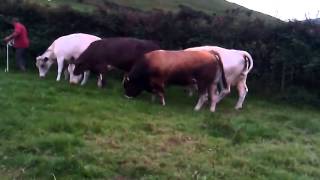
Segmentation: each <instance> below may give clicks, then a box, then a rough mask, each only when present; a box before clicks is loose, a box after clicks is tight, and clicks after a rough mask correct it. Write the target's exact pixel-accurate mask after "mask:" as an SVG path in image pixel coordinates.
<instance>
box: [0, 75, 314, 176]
mask: <svg viewBox="0 0 320 180" xmlns="http://www.w3.org/2000/svg"><path fill="white" fill-rule="evenodd" d="M52 71H53V70H52ZM54 75H55V74H53V73H52V74H51V75H50V76H49V77H47V78H46V79H42V80H40V79H39V78H38V75H37V74H36V73H27V74H21V73H12V72H11V73H9V74H5V73H3V71H2V72H0V176H1V179H55V178H56V179H85V178H86V179H244V180H248V179H255V180H256V179H281V180H283V179H306V180H307V179H319V178H320V168H319V167H320V112H319V110H316V109H312V108H309V107H303V106H302V107H291V106H289V105H286V104H281V103H273V102H270V101H268V100H266V99H264V98H259V97H257V96H256V95H255V92H253V91H251V92H250V93H249V96H248V99H247V101H246V104H245V108H244V109H243V110H242V111H235V110H233V106H234V104H235V97H233V96H231V97H228V98H226V99H225V100H224V101H223V102H222V104H219V106H218V108H217V113H214V114H212V113H210V112H209V110H208V107H206V108H205V109H204V110H202V111H200V112H194V111H193V110H192V109H193V105H194V104H195V100H196V99H195V97H193V98H190V97H187V96H186V94H185V93H184V92H183V91H182V90H181V89H180V88H176V87H173V88H169V90H168V92H167V106H166V107H161V106H160V105H159V104H156V103H152V102H151V100H150V95H148V94H143V95H142V96H140V97H139V98H136V99H133V100H127V99H125V98H124V97H123V90H122V88H121V85H120V83H119V81H120V80H119V79H117V78H115V77H114V78H113V79H111V80H109V82H108V85H107V89H98V88H97V87H96V86H95V82H94V80H93V79H91V81H90V83H89V84H88V85H87V86H85V87H79V86H71V85H69V84H67V83H66V82H65V81H63V82H60V83H57V82H55V80H54V79H55V77H54ZM249 84H250V83H249Z"/></svg>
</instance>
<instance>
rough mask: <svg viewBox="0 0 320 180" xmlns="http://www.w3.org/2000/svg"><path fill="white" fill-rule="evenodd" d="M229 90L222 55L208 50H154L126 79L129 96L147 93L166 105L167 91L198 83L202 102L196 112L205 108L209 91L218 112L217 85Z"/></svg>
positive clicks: (211, 109)
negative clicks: (173, 85)
mask: <svg viewBox="0 0 320 180" xmlns="http://www.w3.org/2000/svg"><path fill="white" fill-rule="evenodd" d="M221 81H222V82H223V83H222V84H223V85H224V87H226V79H225V75H224V71H223V65H222V63H221V59H220V56H219V54H217V53H216V52H214V51H212V52H205V51H202V52H201V51H163V50H158V51H152V52H150V53H147V54H145V56H144V59H143V60H141V61H139V62H138V63H137V64H135V65H134V67H133V68H132V70H131V71H130V72H129V74H128V76H127V77H126V78H125V80H124V84H123V85H124V88H125V95H126V96H127V97H135V96H138V95H139V94H140V93H141V92H142V91H143V90H146V91H148V92H151V93H153V94H155V95H156V96H158V97H159V98H160V100H161V103H162V105H165V99H164V88H165V86H166V85H170V84H175V85H181V86H190V85H193V84H196V85H197V86H198V89H199V91H198V92H199V100H198V103H197V105H196V106H195V108H194V109H195V110H196V111H198V110H200V109H201V107H202V105H203V104H204V102H205V101H206V100H207V97H206V94H207V92H208V94H209V97H210V100H211V107H210V111H212V112H214V111H215V106H216V103H217V101H218V94H216V92H217V84H218V83H219V82H221Z"/></svg>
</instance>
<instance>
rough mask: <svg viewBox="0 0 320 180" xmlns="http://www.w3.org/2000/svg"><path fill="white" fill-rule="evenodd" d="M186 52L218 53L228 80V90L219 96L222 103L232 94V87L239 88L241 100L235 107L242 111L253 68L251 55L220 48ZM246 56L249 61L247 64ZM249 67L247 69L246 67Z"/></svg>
mask: <svg viewBox="0 0 320 180" xmlns="http://www.w3.org/2000/svg"><path fill="white" fill-rule="evenodd" d="M185 50H186V51H212V50H213V51H216V52H217V53H219V55H220V57H221V61H222V63H223V68H224V72H225V77H226V80H227V84H228V87H227V89H226V90H224V91H222V92H221V93H220V94H219V99H218V101H220V100H221V99H222V98H223V97H224V96H225V95H227V94H228V93H230V87H231V86H237V89H238V93H239V99H238V102H237V104H236V106H235V108H236V109H241V108H242V104H243V101H244V99H245V96H246V94H247V92H248V87H247V85H246V80H247V75H248V73H249V72H250V71H251V69H252V67H253V60H252V57H251V55H250V54H249V53H248V52H246V51H240V50H234V49H225V48H222V47H218V46H201V47H194V48H188V49H185ZM245 56H246V57H247V58H248V59H249V62H248V63H247V64H246V62H245V61H246V60H245ZM245 66H247V67H245Z"/></svg>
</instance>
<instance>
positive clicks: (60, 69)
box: [57, 57, 64, 81]
mask: <svg viewBox="0 0 320 180" xmlns="http://www.w3.org/2000/svg"><path fill="white" fill-rule="evenodd" d="M63 61H64V58H63V57H58V58H57V64H58V75H57V81H60V78H61V73H62V70H63V63H64V62H63Z"/></svg>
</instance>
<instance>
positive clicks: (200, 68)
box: [140, 50, 217, 85]
mask: <svg viewBox="0 0 320 180" xmlns="http://www.w3.org/2000/svg"><path fill="white" fill-rule="evenodd" d="M144 61H145V64H147V67H148V68H145V69H147V70H148V71H149V72H148V73H149V76H151V77H155V78H157V77H159V78H160V77H161V78H163V79H164V81H166V82H167V83H169V84H170V83H174V84H181V85H183V84H189V83H191V82H192V81H193V79H202V80H205V78H207V77H208V78H209V79H210V80H213V78H211V77H213V76H211V75H212V74H214V73H213V72H214V71H215V69H216V66H217V63H216V61H215V59H214V56H213V55H212V54H211V53H209V52H205V51H202V52H201V51H193V52H192V51H189V52H188V51H163V50H158V51H152V52H149V53H147V54H145V60H144ZM144 66H145V65H144ZM140 69H142V70H143V68H140Z"/></svg>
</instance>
